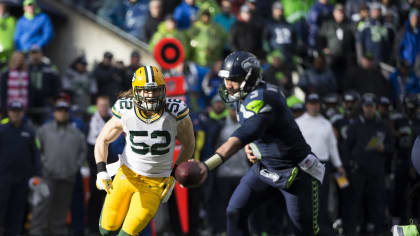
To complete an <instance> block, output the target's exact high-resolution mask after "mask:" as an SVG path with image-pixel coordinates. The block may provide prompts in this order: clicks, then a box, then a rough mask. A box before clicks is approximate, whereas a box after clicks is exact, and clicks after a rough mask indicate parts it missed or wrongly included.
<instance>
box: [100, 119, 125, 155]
mask: <svg viewBox="0 0 420 236" xmlns="http://www.w3.org/2000/svg"><path fill="white" fill-rule="evenodd" d="M122 131H123V126H122V122H121V120H120V119H118V118H117V117H115V116H113V117H112V118H111V119H110V120H109V121H108V122H106V124H105V126H104V128H103V129H102V130H101V132H100V133H99V135H98V138H97V139H96V143H95V161H96V163H99V162H105V163H106V160H107V157H108V146H109V144H110V143H112V142H114V141H115V140H116V139H117V138H118V137H119V136H120V135H121V133H122Z"/></svg>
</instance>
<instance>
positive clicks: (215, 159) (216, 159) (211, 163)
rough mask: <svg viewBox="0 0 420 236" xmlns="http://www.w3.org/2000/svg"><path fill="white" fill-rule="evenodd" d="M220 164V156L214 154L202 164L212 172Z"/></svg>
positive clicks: (221, 158)
mask: <svg viewBox="0 0 420 236" xmlns="http://www.w3.org/2000/svg"><path fill="white" fill-rule="evenodd" d="M222 163H223V157H222V155H220V154H219V153H216V154H214V155H213V156H211V157H210V158H209V159H207V161H205V162H204V165H206V167H207V168H208V169H209V170H213V169H214V168H216V167H218V166H219V165H221V164H222Z"/></svg>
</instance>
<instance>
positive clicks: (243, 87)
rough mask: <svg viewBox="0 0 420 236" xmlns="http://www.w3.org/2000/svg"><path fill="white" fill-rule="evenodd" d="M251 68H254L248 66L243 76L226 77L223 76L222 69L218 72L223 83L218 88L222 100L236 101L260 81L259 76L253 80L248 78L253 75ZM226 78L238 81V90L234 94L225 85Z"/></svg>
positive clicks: (227, 101)
mask: <svg viewBox="0 0 420 236" xmlns="http://www.w3.org/2000/svg"><path fill="white" fill-rule="evenodd" d="M253 70H255V68H249V70H248V73H247V74H246V76H245V78H241V77H227V76H223V75H224V73H225V72H224V71H223V70H221V71H220V72H219V76H220V77H221V78H222V79H223V84H222V85H221V87H220V88H219V94H220V97H221V98H222V99H223V101H224V102H226V103H232V102H236V101H238V100H239V99H241V98H244V97H245V96H246V95H247V94H248V93H249V92H250V91H252V90H253V89H254V88H255V87H256V86H257V85H258V84H259V83H260V82H261V78H260V77H259V76H258V77H257V79H256V81H255V80H254V81H249V80H250V78H252V77H253V76H251V75H253V73H255V71H253ZM226 80H232V81H234V82H239V83H240V84H239V90H238V91H237V92H236V93H234V94H230V93H229V91H228V89H227V87H226Z"/></svg>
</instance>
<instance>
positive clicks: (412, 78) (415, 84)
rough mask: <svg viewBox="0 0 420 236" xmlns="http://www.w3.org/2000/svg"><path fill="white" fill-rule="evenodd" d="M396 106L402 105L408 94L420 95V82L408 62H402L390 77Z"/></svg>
mask: <svg viewBox="0 0 420 236" xmlns="http://www.w3.org/2000/svg"><path fill="white" fill-rule="evenodd" d="M389 81H390V83H391V85H392V99H393V100H394V104H400V102H401V101H402V99H403V98H404V97H405V96H406V95H407V94H417V93H420V81H419V79H418V78H417V76H416V74H415V73H414V71H413V69H412V68H411V67H410V62H409V61H407V60H403V61H401V63H400V65H399V67H398V68H397V70H396V71H395V72H394V73H392V74H391V75H390V77H389Z"/></svg>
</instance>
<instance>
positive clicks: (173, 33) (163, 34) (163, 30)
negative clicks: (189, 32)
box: [149, 15, 190, 60]
mask: <svg viewBox="0 0 420 236" xmlns="http://www.w3.org/2000/svg"><path fill="white" fill-rule="evenodd" d="M163 38H175V39H178V40H179V42H180V43H181V44H182V46H183V47H184V60H186V59H188V58H189V57H190V56H189V55H190V46H189V44H188V39H187V37H186V35H185V33H184V32H182V31H179V30H177V29H176V23H175V20H174V18H173V17H172V15H168V16H166V17H165V21H164V22H162V23H160V24H159V25H158V28H157V31H156V33H154V34H153V36H152V38H151V39H150V42H149V50H150V51H151V52H153V51H154V48H155V46H156V44H157V43H158V42H159V41H160V40H161V39H163Z"/></svg>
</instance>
